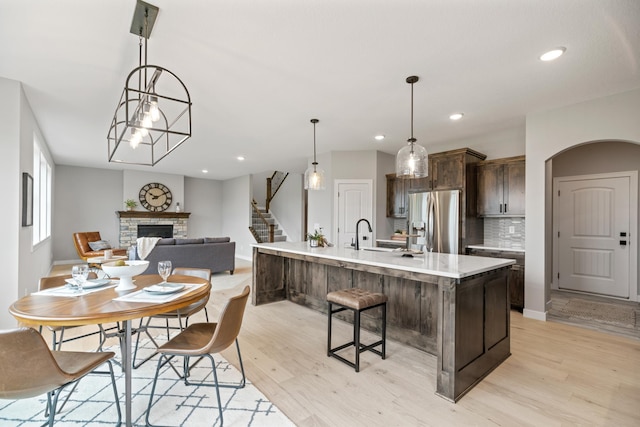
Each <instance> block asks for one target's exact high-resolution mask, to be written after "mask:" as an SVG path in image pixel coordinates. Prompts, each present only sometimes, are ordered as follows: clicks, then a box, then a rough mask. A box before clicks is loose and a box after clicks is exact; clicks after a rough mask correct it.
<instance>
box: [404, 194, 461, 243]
mask: <svg viewBox="0 0 640 427" xmlns="http://www.w3.org/2000/svg"><path fill="white" fill-rule="evenodd" d="M407 220H408V227H407V231H408V234H409V239H408V249H413V250H422V251H425V252H444V253H452V254H457V253H458V250H459V244H460V190H446V191H426V192H421V193H410V194H409V212H408V216H407Z"/></svg>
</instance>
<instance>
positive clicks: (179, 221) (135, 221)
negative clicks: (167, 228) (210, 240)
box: [116, 211, 191, 248]
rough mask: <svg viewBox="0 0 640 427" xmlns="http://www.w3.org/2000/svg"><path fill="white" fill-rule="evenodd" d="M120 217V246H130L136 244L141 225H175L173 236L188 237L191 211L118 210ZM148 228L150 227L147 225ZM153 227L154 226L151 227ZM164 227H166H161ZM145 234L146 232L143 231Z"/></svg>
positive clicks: (177, 237) (178, 237)
mask: <svg viewBox="0 0 640 427" xmlns="http://www.w3.org/2000/svg"><path fill="white" fill-rule="evenodd" d="M116 214H117V215H118V217H119V218H120V247H121V248H128V247H129V246H131V245H135V243H136V239H137V238H138V236H139V233H138V226H139V225H150V226H157V225H171V226H173V237H174V238H176V239H186V238H187V220H188V219H189V215H191V214H190V213H189V212H141V211H118V212H116ZM147 228H148V227H147ZM151 228H153V227H151ZM160 228H164V227H160ZM143 234H144V233H143Z"/></svg>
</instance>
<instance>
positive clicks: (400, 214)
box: [386, 173, 409, 218]
mask: <svg viewBox="0 0 640 427" xmlns="http://www.w3.org/2000/svg"><path fill="white" fill-rule="evenodd" d="M386 177H387V217H388V218H406V217H407V206H406V203H407V197H406V196H407V190H408V185H405V184H406V183H405V181H409V180H406V179H402V178H396V174H395V173H390V174H387V175H386Z"/></svg>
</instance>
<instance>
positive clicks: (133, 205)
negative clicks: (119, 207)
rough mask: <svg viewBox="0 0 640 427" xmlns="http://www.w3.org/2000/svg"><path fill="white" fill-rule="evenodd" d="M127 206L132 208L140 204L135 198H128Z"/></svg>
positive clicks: (129, 208)
mask: <svg viewBox="0 0 640 427" xmlns="http://www.w3.org/2000/svg"><path fill="white" fill-rule="evenodd" d="M124 204H125V206H126V207H127V210H132V209H134V208H135V207H136V206H138V202H136V201H135V200H133V199H127V200H125V201H124Z"/></svg>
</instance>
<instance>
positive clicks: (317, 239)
mask: <svg viewBox="0 0 640 427" xmlns="http://www.w3.org/2000/svg"><path fill="white" fill-rule="evenodd" d="M307 239H309V244H310V245H311V246H325V245H328V243H329V242H327V239H326V238H325V237H324V234H322V228H320V230H315V231H314V233H313V234H311V233H307Z"/></svg>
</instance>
